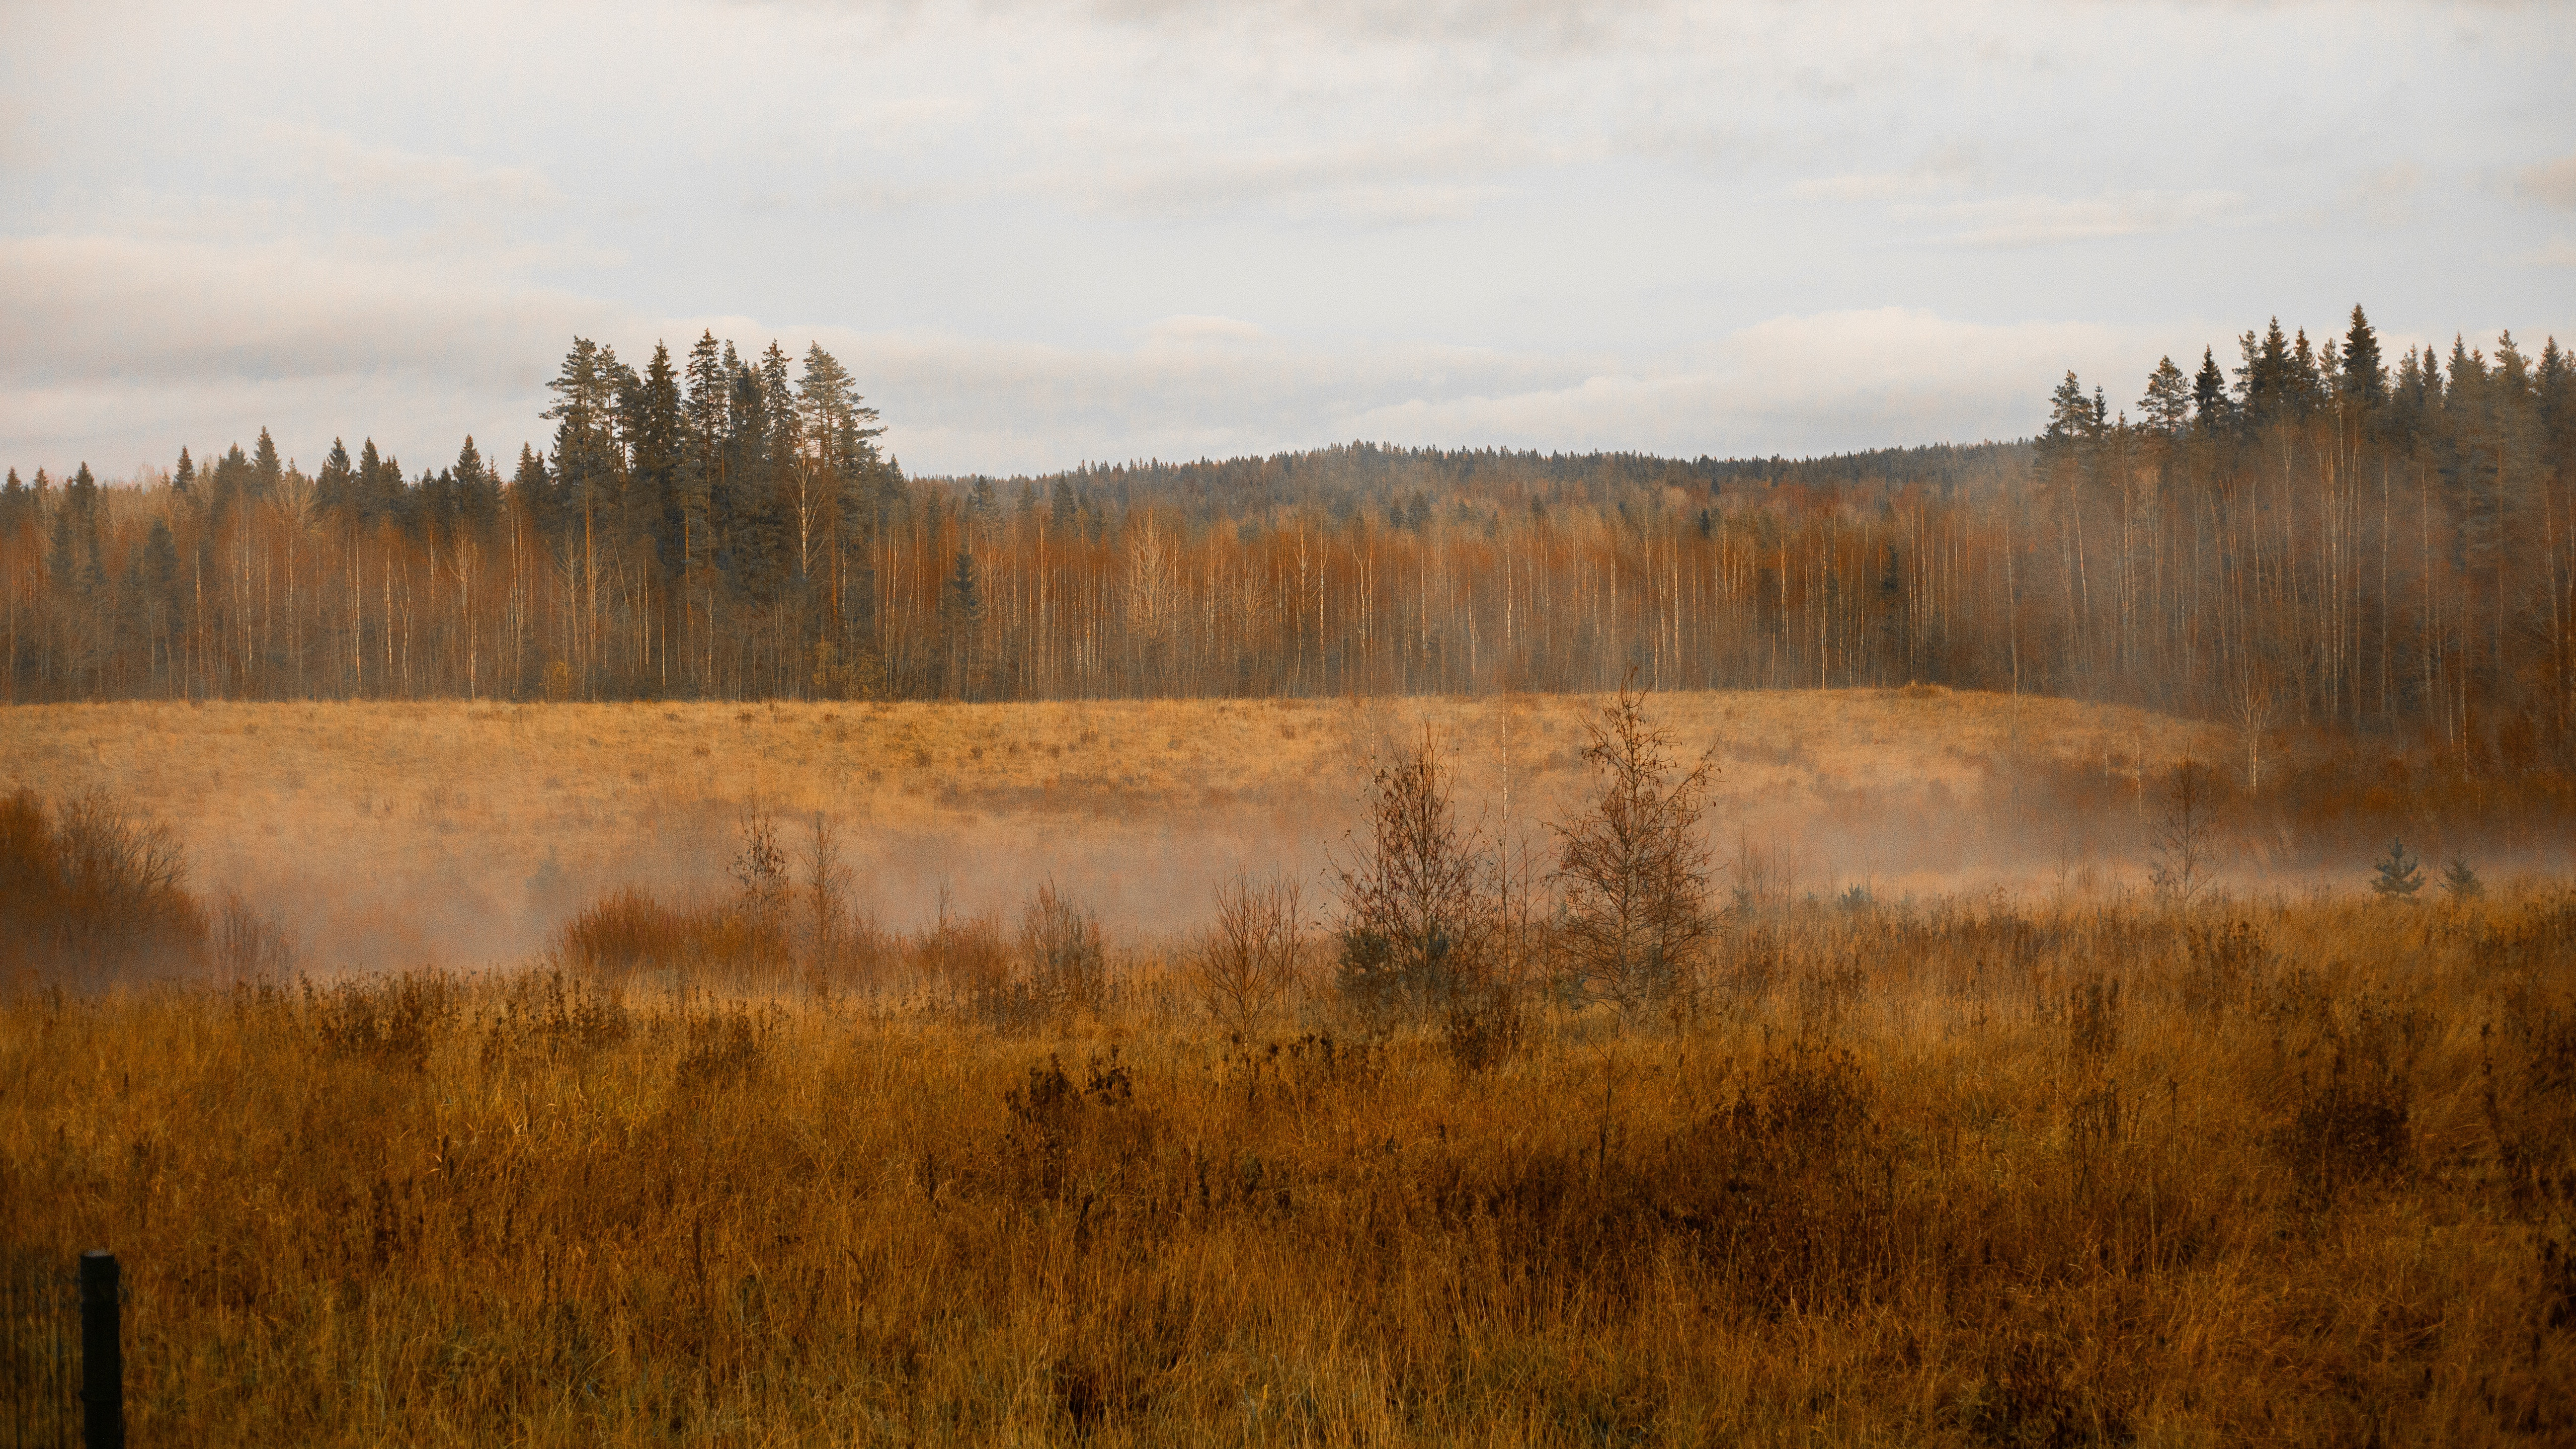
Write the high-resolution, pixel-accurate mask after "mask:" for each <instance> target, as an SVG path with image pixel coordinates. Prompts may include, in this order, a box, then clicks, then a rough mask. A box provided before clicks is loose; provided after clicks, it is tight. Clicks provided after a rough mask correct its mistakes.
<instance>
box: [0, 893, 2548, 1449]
mask: <svg viewBox="0 0 2576 1449" xmlns="http://www.w3.org/2000/svg"><path fill="white" fill-rule="evenodd" d="M666 924H667V923H666ZM1031 924H1032V925H1033V926H1034V927H1036V928H1037V934H1036V935H1034V936H1030V937H1028V938H1027V939H1026V940H1024V941H1022V942H1020V943H1019V944H1018V946H1017V948H1015V946H1014V943H1013V941H1012V939H1011V937H1010V934H1009V933H1008V932H1005V931H1004V930H1003V929H1002V924H1001V922H999V921H998V920H994V919H990V918H987V919H985V920H983V921H981V922H966V921H950V922H946V923H943V925H941V926H939V927H936V928H934V929H933V930H932V931H930V932H927V933H924V935H923V936H922V937H918V938H891V937H889V938H883V939H882V940H881V941H880V943H879V945H880V948H881V949H882V950H884V951H885V952H887V953H888V954H887V955H886V956H885V958H884V959H885V960H887V961H892V962H914V963H921V962H931V961H934V960H935V961H936V962H938V963H940V964H939V965H938V967H937V969H940V970H949V969H955V970H959V971H968V970H986V971H999V972H1002V973H1004V974H1005V975H1006V976H1018V977H1023V978H1024V977H1025V975H1026V973H1028V972H1029V971H1031V969H1032V967H1033V964H1034V963H1033V961H1032V960H1031V959H1030V958H1029V956H1028V952H1029V951H1030V950H1033V949H1049V948H1050V947H1049V942H1050V941H1053V942H1055V943H1057V944H1059V945H1060V944H1061V943H1062V942H1063V941H1064V940H1066V939H1076V940H1078V939H1079V938H1080V936H1081V933H1080V932H1079V930H1074V931H1073V933H1072V936H1071V937H1070V938H1068V937H1066V936H1064V935H1061V934H1058V935H1055V936H1048V935H1047V932H1048V931H1051V930H1055V929H1056V928H1057V927H1061V926H1063V925H1064V924H1065V923H1064V922H1062V921H1060V920H1059V921H1054V922H1052V923H1050V922H1049V921H1045V920H1041V921H1037V922H1034V923H1031ZM657 929H658V928H657ZM977 952H982V953H985V954H984V955H983V956H982V957H981V958H979V959H981V960H982V961H983V963H984V964H983V965H982V966H980V967H971V968H970V967H967V966H961V965H956V964H955V963H956V962H957V961H963V960H965V959H967V958H968V957H970V956H973V955H974V953H977ZM943 953H947V954H943ZM2571 960H2576V896H2571V895H2569V894H2567V893H2564V892H2548V893H2520V894H2514V893H2500V894H2499V898H2492V899H2489V900H2486V901H2483V902H2478V903H2474V904H2469V905H2464V906H2461V907H2458V908H2451V907H2427V906H2404V907H2384V906H2371V905H2362V904H2358V903H2353V902H2349V901H2345V902H2327V901H2312V902H2300V903H2271V904H2254V903H2242V902H2227V901H2217V902H2211V903H2207V904H2205V905H2204V906H2203V907H2201V908H2200V909H2197V910H2194V911H2189V912H2182V911H2161V910H2156V909H2151V908H2148V907H2145V906H2140V905H2123V904H2110V905H2102V906H2095V907H2082V908H2078V907H2072V906H2070V907H2065V908H2058V909H2051V908H2044V907H2032V908H2021V907H2015V906H2011V905H2008V904H2004V903H2000V902H1977V901H1964V900H1963V901H1953V902H1950V903H1946V904H1942V905H1938V906H1932V907H1924V908H1919V909H1881V908H1875V907H1867V906H1862V905H1858V904H1857V903H1856V904H1855V905H1854V906H1853V907H1851V908H1843V907H1838V906H1827V905H1819V904H1791V905H1785V906H1779V905H1768V906H1766V905H1759V904H1756V905H1754V906H1752V907H1750V908H1748V909H1745V910H1741V911H1739V912H1737V913H1736V914H1734V915H1733V916H1731V917H1730V918H1729V920H1728V922H1727V924H1726V928H1725V930H1724V932H1723V933H1722V936H1721V938H1720V942H1719V947H1718V949H1717V951H1716V953H1715V954H1714V956H1713V957H1712V958H1711V960H1710V961H1709V962H1708V964H1707V966H1706V969H1705V972H1704V974H1703V976H1702V977H1701V978H1700V979H1699V980H1698V981H1697V982H1696V983H1695V989H1693V990H1691V991H1688V992H1682V993H1676V994H1675V997H1674V1004H1673V1006H1672V1008H1671V1009H1670V1010H1669V1011H1666V1012H1664V1013H1662V1014H1660V1015H1658V1016H1654V1017H1650V1018H1647V1019H1642V1020H1641V1019H1639V1018H1636V1017H1634V1016H1631V1017H1628V1018H1626V1019H1625V1020H1624V1021H1623V1020H1622V1019H1620V1018H1616V1017H1614V1016H1612V1015H1611V1014H1610V1013H1608V1012H1606V1011H1602V1010H1593V1011H1586V1012H1567V1011H1565V1010H1562V1009H1557V1010H1545V1009H1542V1010H1539V1011H1537V1012H1536V1014H1535V1015H1534V1016H1533V1017H1532V1019H1531V1020H1530V1021H1529V1022H1528V1024H1527V1026H1526V1028H1525V1030H1524V1031H1523V1032H1522V1033H1521V1035H1520V1037H1519V1040H1518V1044H1517V1049H1516V1050H1515V1051H1513V1052H1512V1053H1510V1054H1508V1055H1506V1056H1504V1057H1503V1058H1502V1059H1501V1060H1499V1061H1497V1062H1495V1063H1493V1064H1491V1065H1489V1066H1486V1067H1485V1068H1483V1069H1481V1070H1469V1069H1467V1068H1464V1067H1462V1066H1460V1065H1459V1063H1458V1061H1457V1059H1456V1058H1455V1056H1454V1055H1453V1053H1452V1052H1451V1051H1450V1049H1449V1046H1448V1044H1447V1041H1446V1038H1445V1037H1444V1036H1443V1035H1442V1034H1441V1033H1440V1032H1439V1031H1438V1030H1437V1029H1436V1027H1432V1026H1423V1027H1417V1028H1400V1029H1397V1030H1394V1031H1392V1032H1390V1033H1385V1034H1379V1035H1370V1034H1364V1033H1359V1032H1356V1031H1355V1030H1354V1026H1353V1024H1352V1022H1351V1021H1349V1020H1347V1019H1346V1018H1345V1017H1344V1016H1343V1015H1342V1013H1341V1009H1340V1007H1339V1006H1338V1004H1337V1003H1336V1002H1335V1001H1334V999H1333V998H1332V997H1331V996H1330V994H1329V993H1328V992H1326V991H1323V990H1320V989H1318V988H1317V987H1316V986H1315V984H1314V983H1315V982H1316V981H1317V980H1318V979H1319V978H1320V977H1321V976H1322V975H1323V974H1324V973H1322V972H1320V971H1316V970H1311V969H1310V970H1309V971H1308V972H1307V982H1308V988H1307V990H1306V991H1305V992H1304V993H1303V994H1299V995H1296V996H1294V997H1292V999H1291V1000H1290V1001H1289V1002H1288V1003H1287V1004H1286V1005H1285V1006H1284V1007H1282V1008H1280V1009H1279V1010H1278V1011H1276V1012H1275V1013H1274V1014H1273V1015H1272V1016H1271V1017H1270V1018H1269V1020H1268V1022H1267V1024H1266V1025H1263V1026H1260V1027H1258V1028H1256V1029H1254V1030H1252V1031H1248V1032H1240V1033H1238V1032H1234V1031H1230V1030H1223V1029H1220V1028H1219V1027H1218V1025H1217V1024H1216V1023H1215V1022H1213V1021H1212V1020H1211V1019H1209V1018H1208V1017H1206V1016H1205V1015H1204V1014H1203V1013H1202V1012H1201V1011H1200V1010H1199V1009H1198V1008H1197V1007H1196V1006H1195V1005H1193V997H1192V996H1191V994H1190V993H1189V992H1188V991H1187V990H1186V989H1185V987H1184V983H1183V982H1181V981H1180V980H1179V979H1177V978H1176V977H1175V976H1174V975H1172V974H1169V973H1166V972H1164V971H1162V970H1161V969H1160V968H1158V967H1157V965H1156V964H1155V963H1153V962H1151V961H1148V960H1138V959H1128V960H1125V961H1123V962H1120V963H1117V964H1116V968H1115V969H1112V970H1109V971H1108V972H1107V973H1106V975H1105V977H1104V979H1103V983H1102V987H1101V991H1100V994H1099V995H1098V997H1097V998H1096V1001H1094V1002H1091V1003H1076V1004H1074V1005H1072V1006H1071V1007H1070V1008H1069V1009H1067V1010H1063V1011H1054V1012H1049V1013H1046V1014H1044V1015H1041V1016H1032V1017H1027V1018H999V1019H997V1018H994V1017H991V1016H988V1015H983V1014H979V1013H978V1011H977V1010H976V1009H975V1005H974V999H973V996H972V993H971V992H964V991H960V992H947V993H941V992H926V993H925V992H910V991H900V990H897V989H895V988H892V987H888V988H886V989H885V990H882V991H880V990H873V989H870V990H862V989H857V987H858V986H859V985H860V984H861V983H860V982H858V981H857V980H856V979H855V978H853V979H848V980H843V981H840V982H838V983H833V982H828V981H827V982H823V983H821V984H822V985H823V986H824V987H826V988H828V989H824V990H816V989H814V983H808V982H803V981H799V980H798V979H796V978H795V977H794V976H793V975H792V974H790V975H784V976H772V977H768V978H761V980H762V981H765V983H766V984H757V983H752V978H747V977H743V976H740V975H727V974H725V973H722V972H715V971H707V972H697V973H692V972H681V971H676V970H674V971H671V972H669V973H668V974H667V975H663V976H653V975H650V974H641V975H639V974H635V973H633V972H607V973H603V974H602V975H600V976H597V977H593V976H590V975H586V974H582V973H578V972H572V971H566V970H561V969H558V970H553V971H531V972H518V973H503V974H493V975H485V976H458V975H448V974H438V973H414V974H411V975H405V976H398V977H391V978H385V979H382V980H378V981H373V982H353V983H350V984H346V985H340V986H333V987H329V988H320V987H313V988H306V987H298V986H292V985H281V984H269V985H259V984H247V985H243V986H240V987H237V988H234V989H230V990H217V989H189V988H181V987H161V988H153V989H130V990H124V991H120V992H112V993H108V994H104V995H99V996H94V997H87V998H82V997H72V996H65V995H60V994H20V995H18V996H16V997H14V998H12V999H10V1000H8V1001H7V1002H6V1003H5V1005H0V1104H4V1105H0V1223H5V1224H6V1225H7V1232H8V1235H9V1236H10V1237H11V1238H12V1239H13V1240H14V1242H15V1243H16V1244H17V1245H18V1246H21V1247H25V1248H32V1249H40V1250H43V1251H46V1252H51V1253H58V1254H62V1253H70V1252H72V1251H74V1250H77V1249H79V1248H82V1247H87V1246H94V1245H101V1244H103V1245H107V1246H110V1247H113V1248H115V1249H117V1250H118V1251H119V1252H120V1254H121V1255H122V1257H123V1260H124V1263H125V1265H126V1273H127V1281H128V1283H129V1284H130V1295H131V1308H130V1310H129V1312H130V1315H131V1316H130V1320H129V1321H130V1323H131V1337H130V1340H129V1345H128V1349H127V1364H128V1373H129V1376H130V1381H131V1384H132V1389H131V1399H132V1406H131V1409H130V1416H131V1422H132V1423H133V1425H134V1432H135V1439H136V1442H140V1443H154V1442H193V1443H222V1442H252V1441H257V1442H281V1443H307V1444H336V1443H349V1444H356V1443H365V1444H383V1443H433V1442H434V1443H454V1442H510V1443H522V1444H530V1445H545V1444H570V1443H585V1444H589V1443H615V1444H646V1443H669V1442H700V1443H722V1444H744V1445H750V1444H789V1443H845V1442H907V1443H918V1442H940V1443H976V1444H984V1443H1008V1442H1016V1443H1050V1442H1071V1441H1075V1440H1081V1441H1085V1442H1091V1443H1100V1444H1116V1443H1186V1444H1203V1443H1255V1444H1273V1443H1306V1442H1323V1443H1372V1444H1380V1443H1382V1444H1396V1443H1441V1444H1448V1443H1462V1442H1464V1443H1485V1444H1599V1443H1662V1442H1670V1443H1710V1442H1717V1443H1776V1444H1789V1443H1798V1444H1812V1443H1947V1444H2018V1445H2028V1444H2082V1443H2140V1444H2213V1445H2215V1444H2239V1443H2266V1444H2271V1443H2280V1444H2289V1443H2299V1444H2343V1443H2353V1444H2359V1443H2368V1442H2384V1443H2452V1444H2477V1443H2498V1442H2566V1441H2567V1439H2568V1438H2569V1436H2571V1435H2576V1266H2571V1264H2576V1259H2571V1256H2570V1254H2571V1241H2576V999H2571V990H2576V987H2571V981H2570V973H2569V970H2568V966H2569V963H2570V962H2571ZM1310 964H1311V963H1310ZM922 969H924V970H928V969H931V968H930V967H928V966H924V967H923V968H922ZM1086 969H1087V968H1086ZM747 983H752V984H747Z"/></svg>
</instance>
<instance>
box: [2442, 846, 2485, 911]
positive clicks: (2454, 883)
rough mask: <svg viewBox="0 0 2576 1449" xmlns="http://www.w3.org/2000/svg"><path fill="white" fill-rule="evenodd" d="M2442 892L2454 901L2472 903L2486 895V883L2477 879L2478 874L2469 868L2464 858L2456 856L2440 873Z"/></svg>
mask: <svg viewBox="0 0 2576 1449" xmlns="http://www.w3.org/2000/svg"><path fill="white" fill-rule="evenodd" d="M2442 890H2443V893H2444V894H2446V895H2448V896H2449V897H2450V898H2451V899H2452V900H2454V901H2473V900H2476V899H2477V898H2478V897H2480V896H2482V895H2485V894H2486V893H2487V887H2486V882H2484V881H2482V880H2479V879H2478V873H2477V872H2476V871H2474V870H2472V869H2470V868H2469V862H2468V861H2467V860H2466V859H2465V858H2464V857H2461V856H2456V855H2455V856H2452V857H2451V864H2450V866H2449V868H2448V869H2446V870H2444V871H2443V872H2442Z"/></svg>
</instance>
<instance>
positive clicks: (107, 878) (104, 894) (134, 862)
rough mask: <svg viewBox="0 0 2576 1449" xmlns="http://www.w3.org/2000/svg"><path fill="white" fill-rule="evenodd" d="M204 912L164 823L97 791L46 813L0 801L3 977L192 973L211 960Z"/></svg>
mask: <svg viewBox="0 0 2576 1449" xmlns="http://www.w3.org/2000/svg"><path fill="white" fill-rule="evenodd" d="M210 935H211V933H210V931H209V929H208V926H207V920H206V911H205V908H204V906H203V905H201V904H200V903H199V902H198V900H197V898H196V897H195V896H193V895H191V894H190V893H189V891H188V889H187V860H186V857H185V856H184V855H183V854H182V853H181V851H180V849H179V845H178V841H177V838H176V837H175V836H173V835H172V834H171V833H170V830H169V828H168V827H167V826H163V825H158V824H146V823H142V822H137V821H134V820H131V819H129V818H127V817H126V815H125V814H124V813H123V812H122V811H121V810H119V809H118V808H117V805H116V803H115V802H114V801H113V800H112V799H110V798H109V797H108V796H107V795H105V794H103V793H100V792H96V791H93V792H91V793H89V794H85V795H81V796H77V797H75V798H74V799H72V800H69V801H67V802H65V803H64V804H63V805H62V806H61V807H60V808H59V809H56V810H53V811H50V812H49V811H48V810H47V809H46V808H45V804H44V801H43V800H42V799H41V798H39V797H38V796H37V795H36V793H35V792H34V791H32V790H19V791H17V792H15V793H14V794H11V795H9V796H7V797H5V798H0V971H5V972H6V973H7V974H9V975H13V976H14V975H16V974H18V973H20V972H29V973H33V974H34V975H35V976H36V977H37V978H38V979H40V980H45V981H54V982H62V983H66V984H72V985H82V984H95V983H103V982H107V981H113V980H117V979H121V978H127V977H132V976H136V975H147V974H149V975H161V974H174V975H175V974H190V973H194V972H196V971H199V970H202V969H203V968H204V967H206V966H207V965H208V964H210V961H211V959H212V956H213V951H212V949H211V947H212V942H211V940H210Z"/></svg>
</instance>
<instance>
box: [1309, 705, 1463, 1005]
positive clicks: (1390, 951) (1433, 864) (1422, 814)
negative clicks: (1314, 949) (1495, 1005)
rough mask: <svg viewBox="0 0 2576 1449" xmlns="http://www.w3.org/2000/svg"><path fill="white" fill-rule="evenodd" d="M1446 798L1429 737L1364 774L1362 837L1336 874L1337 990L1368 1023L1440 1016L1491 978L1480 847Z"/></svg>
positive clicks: (1442, 769) (1444, 777)
mask: <svg viewBox="0 0 2576 1449" xmlns="http://www.w3.org/2000/svg"><path fill="white" fill-rule="evenodd" d="M1450 796H1451V785H1450V779H1449V771H1448V768H1447V766H1446V765H1444V764H1443V763H1442V761H1441V758H1440V754H1439V751H1438V750H1437V749H1436V748H1434V746H1433V745H1432V742H1431V739H1430V736H1429V735H1428V734H1427V733H1426V734H1425V735H1424V737H1423V740H1422V743H1421V744H1420V746H1419V747H1417V748H1415V749H1413V750H1411V751H1408V752H1406V753H1405V754H1404V755H1402V756H1400V757H1398V758H1397V759H1394V760H1392V761H1381V762H1380V763H1379V764H1378V765H1377V767H1376V769H1375V770H1374V771H1373V772H1372V773H1371V776H1370V781H1369V799H1368V810H1369V820H1370V833H1369V838H1368V840H1367V842H1366V843H1365V844H1364V845H1360V846H1358V847H1357V850H1356V854H1355V855H1353V856H1352V857H1350V858H1348V859H1346V860H1343V861H1341V862H1338V863H1337V864H1336V866H1335V868H1334V880H1335V883H1336V885H1337V887H1338V889H1339V891H1340V895H1341V903H1342V921H1341V929H1340V937H1341V940H1340V959H1339V962H1338V969H1337V972H1336V984H1337V985H1338V986H1339V988H1340V991H1341V994H1342V997H1343V999H1344V1000H1345V1001H1347V1002H1348V1003H1349V1004H1350V1005H1352V1006H1353V1007H1354V1008H1356V1009H1357V1010H1358V1011H1359V1013H1360V1014H1361V1015H1362V1017H1363V1018H1365V1019H1368V1020H1371V1021H1374V1022H1377V1023H1380V1024H1384V1023H1385V1022H1387V1021H1389V1020H1391V1019H1392V1018H1393V1017H1395V1016H1397V1015H1399V1014H1426V1013H1440V1012H1445V1011H1446V1009H1447V1007H1448V1006H1449V1004H1450V1002H1451V999H1452V997H1454V996H1456V995H1457V994H1458V993H1459V990H1460V988H1461V987H1463V986H1466V985H1469V984H1472V983H1475V982H1478V981H1480V980H1482V979H1483V978H1484V977H1485V976H1486V975H1487V974H1488V972H1489V969H1490V963H1489V962H1488V961H1487V960H1486V947H1487V944H1488V942H1487V937H1488V936H1489V935H1490V926H1491V921H1490V915H1491V912H1490V910H1489V903H1488V902H1487V900H1486V899H1485V892H1484V889H1483V886H1484V882H1483V880H1482V874H1483V870H1484V864H1483V860H1482V844H1483V842H1482V839H1481V837H1480V836H1479V834H1478V833H1477V832H1475V831H1474V830H1472V829H1468V830H1462V829H1461V828H1460V827H1459V825H1458V823H1457V820H1456V817H1455V814H1454V812H1453V809H1452V805H1451V798H1450Z"/></svg>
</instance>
